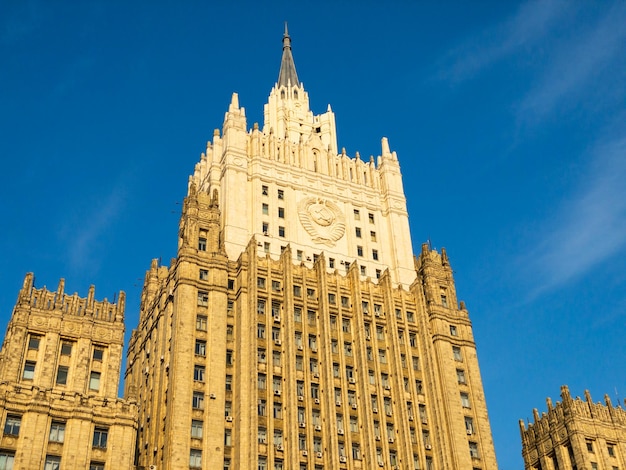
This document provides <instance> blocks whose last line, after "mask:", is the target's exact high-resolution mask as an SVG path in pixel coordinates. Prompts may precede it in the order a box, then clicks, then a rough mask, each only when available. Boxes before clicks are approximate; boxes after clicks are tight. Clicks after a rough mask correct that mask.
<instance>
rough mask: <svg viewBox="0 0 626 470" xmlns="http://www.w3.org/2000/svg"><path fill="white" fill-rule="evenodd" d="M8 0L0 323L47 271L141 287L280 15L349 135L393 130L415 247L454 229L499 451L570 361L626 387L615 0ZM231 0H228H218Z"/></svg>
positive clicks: (266, 53) (506, 453) (373, 136)
mask: <svg viewBox="0 0 626 470" xmlns="http://www.w3.org/2000/svg"><path fill="white" fill-rule="evenodd" d="M180 3H181V4H180V5H178V4H176V3H175V2H159V1H156V2H147V1H146V2H139V1H138V2H132V3H131V2H121V1H102V2H95V1H86V2H71V1H68V2H63V1H57V2H45V1H20V2H17V1H8V0H0V11H1V14H0V53H1V57H2V59H3V60H2V62H3V65H2V67H1V68H0V155H1V161H2V163H3V168H2V171H1V172H0V202H1V204H0V215H1V217H2V218H1V220H2V221H3V223H2V227H3V230H1V231H0V249H1V250H2V268H3V269H1V270H0V286H2V288H1V289H0V328H2V330H4V327H5V325H6V322H7V321H8V319H9V317H10V314H11V310H12V306H13V304H14V302H15V299H16V296H17V292H18V289H19V287H20V285H21V282H22V279H23V276H24V274H25V273H26V272H29V271H33V272H34V273H35V275H36V285H37V286H38V287H42V286H44V285H46V286H48V287H49V288H51V289H56V286H57V283H58V279H59V278H60V277H64V278H66V280H67V291H68V292H74V291H77V292H78V293H79V294H80V295H82V296H85V295H86V294H87V290H88V287H89V285H90V284H95V285H96V295H97V297H98V298H100V299H101V298H104V297H108V298H109V299H112V298H113V296H114V293H115V292H117V291H119V290H124V291H126V292H127V295H128V302H127V333H129V332H130V330H131V329H132V328H133V327H134V326H135V325H136V322H137V311H138V304H139V302H138V299H139V293H140V289H141V283H142V279H143V275H144V272H145V270H146V269H147V268H148V267H149V265H150V260H151V259H152V258H161V259H162V260H163V261H164V263H167V262H168V261H169V259H170V258H171V257H173V256H174V255H175V250H176V232H177V220H178V216H179V208H180V205H179V203H180V201H181V200H182V198H183V196H184V194H185V190H186V181H187V176H188V174H189V173H191V171H192V170H193V166H194V164H195V163H196V161H198V159H199V155H200V152H201V151H202V150H203V149H204V146H205V143H206V141H207V140H209V139H210V138H211V136H212V134H213V129H214V128H220V127H221V124H222V120H223V116H224V112H225V111H226V109H227V106H228V103H229V101H230V97H231V93H232V92H235V91H236V92H238V93H239V99H240V103H241V105H242V106H244V107H246V112H247V116H248V125H249V127H251V126H252V123H253V122H255V121H261V120H262V112H263V104H264V102H265V101H266V99H267V96H268V94H269V91H270V89H271V87H272V85H273V84H274V82H275V81H276V79H277V77H278V67H279V64H280V54H281V36H282V28H283V21H285V20H288V21H289V29H290V32H291V35H292V39H293V52H294V56H295V61H296V66H297V70H298V74H299V77H300V79H301V80H302V81H303V82H304V85H305V87H306V89H307V91H308V92H309V96H310V99H311V106H312V108H313V111H314V112H316V113H320V112H324V111H325V109H326V106H327V104H328V103H330V104H331V106H332V108H333V110H334V111H335V113H336V118H337V130H338V135H339V146H340V147H345V148H346V150H347V152H348V154H350V155H354V154H355V152H356V151H359V152H360V154H361V155H362V156H363V158H365V159H367V158H368V157H369V155H370V154H374V155H378V154H379V153H380V138H381V137H382V136H386V137H388V138H389V141H390V145H391V147H392V149H393V150H396V151H397V152H398V156H399V159H400V164H401V167H402V172H403V175H404V182H405V188H406V192H407V199H408V205H409V213H410V223H411V229H412V237H413V244H414V250H416V251H417V250H418V249H419V246H420V244H421V243H422V242H423V241H426V240H431V242H432V244H433V246H435V247H438V248H440V247H443V246H445V247H446V249H447V250H448V254H449V256H450V259H451V262H452V265H453V268H454V270H455V273H456V274H455V276H456V282H457V290H458V295H459V298H460V299H464V300H465V301H466V302H467V305H468V308H469V310H470V315H471V318H472V321H473V324H474V333H475V337H476V340H477V344H478V353H479V360H480V365H481V370H482V374H483V380H484V386H485V394H486V398H487V403H488V408H489V414H490V418H491V423H492V428H493V435H494V441H495V445H496V453H497V456H498V461H499V464H500V467H501V469H503V470H508V469H518V468H523V464H522V460H521V456H520V448H521V445H520V439H519V430H518V419H520V418H522V419H526V418H528V417H531V416H532V409H533V408H534V407H537V408H539V410H540V411H542V410H545V408H546V406H545V398H546V397H547V396H551V397H552V398H554V399H558V394H559V387H560V386H561V385H562V384H568V385H569V386H570V389H571V391H572V394H574V395H582V394H583V391H584V389H589V390H590V391H591V393H592V396H593V397H594V399H595V400H598V401H599V400H601V399H602V396H603V395H604V394H605V393H607V394H609V396H610V397H611V398H612V399H613V402H614V403H615V402H616V400H617V398H618V397H619V398H620V399H623V398H625V397H626V378H625V377H626V376H625V374H624V357H625V353H626V342H625V341H624V337H625V336H626V325H625V319H626V308H625V306H626V270H625V269H624V267H625V266H626V184H624V181H625V180H626V106H625V104H626V54H624V51H625V50H626V47H625V46H626V3H624V2H608V1H607V2H566V1H531V2H525V3H513V2H480V3H478V2H445V3H444V2H429V3H422V2H405V1H402V2H401V1H398V2H391V3H388V4H386V5H384V6H383V5H382V4H378V3H376V2H373V1H365V2H356V1H355V2H350V1H343V2H325V1H320V2H315V3H308V2H307V3H300V2H286V3H279V2H276V3H269V4H267V3H262V2H251V3H246V2H240V3H237V5H236V6H231V5H230V4H229V3H230V2H221V4H220V5H219V6H213V5H209V4H208V2H191V1H189V2H180ZM227 4H228V5H227Z"/></svg>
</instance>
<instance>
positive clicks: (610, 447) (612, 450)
mask: <svg viewBox="0 0 626 470" xmlns="http://www.w3.org/2000/svg"><path fill="white" fill-rule="evenodd" d="M606 450H607V452H608V453H609V457H615V445H614V444H608V443H607V445H606Z"/></svg>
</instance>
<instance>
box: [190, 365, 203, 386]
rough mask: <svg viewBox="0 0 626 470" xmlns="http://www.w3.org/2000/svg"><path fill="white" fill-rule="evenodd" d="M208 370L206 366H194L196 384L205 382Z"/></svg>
mask: <svg viewBox="0 0 626 470" xmlns="http://www.w3.org/2000/svg"><path fill="white" fill-rule="evenodd" d="M205 372H206V369H205V368H204V366H200V365H198V364H196V365H194V366H193V380H194V382H204V375H205Z"/></svg>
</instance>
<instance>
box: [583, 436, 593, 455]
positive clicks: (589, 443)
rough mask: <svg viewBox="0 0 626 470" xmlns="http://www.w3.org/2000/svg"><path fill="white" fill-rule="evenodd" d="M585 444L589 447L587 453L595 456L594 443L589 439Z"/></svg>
mask: <svg viewBox="0 0 626 470" xmlns="http://www.w3.org/2000/svg"><path fill="white" fill-rule="evenodd" d="M585 444H586V445H587V452H590V453H592V454H593V453H594V452H593V441H592V440H591V439H587V440H586V441H585Z"/></svg>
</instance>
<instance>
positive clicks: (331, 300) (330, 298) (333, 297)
mask: <svg viewBox="0 0 626 470" xmlns="http://www.w3.org/2000/svg"><path fill="white" fill-rule="evenodd" d="M328 303H329V304H330V305H335V304H336V303H337V296H336V295H335V294H328Z"/></svg>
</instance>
